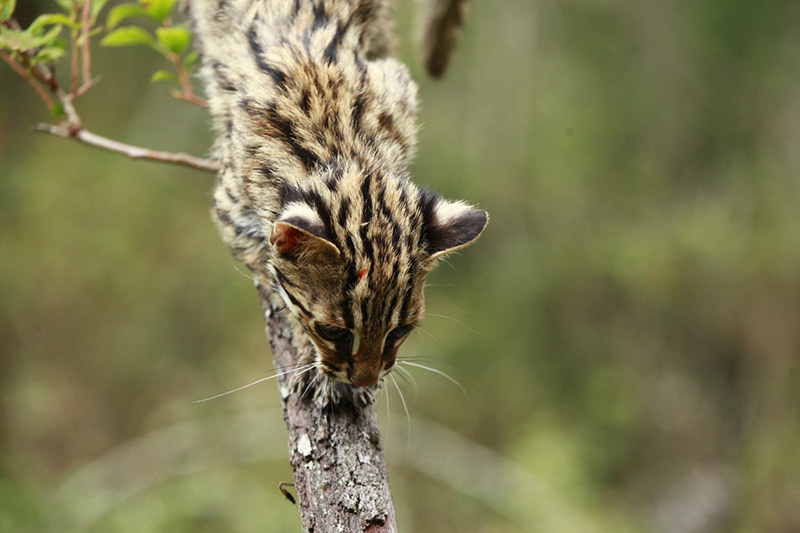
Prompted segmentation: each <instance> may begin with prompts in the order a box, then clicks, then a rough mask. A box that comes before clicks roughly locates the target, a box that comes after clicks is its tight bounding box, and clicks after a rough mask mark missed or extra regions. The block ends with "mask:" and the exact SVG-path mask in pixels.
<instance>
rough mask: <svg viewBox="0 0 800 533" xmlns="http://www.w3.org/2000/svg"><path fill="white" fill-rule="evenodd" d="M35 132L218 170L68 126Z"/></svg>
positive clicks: (46, 126)
mask: <svg viewBox="0 0 800 533" xmlns="http://www.w3.org/2000/svg"><path fill="white" fill-rule="evenodd" d="M35 130H36V131H42V132H45V133H51V134H53V135H57V136H59V137H64V138H65V139H76V140H78V141H80V142H83V143H86V144H89V145H91V146H95V147H97V148H102V149H103V150H108V151H110V152H115V153H118V154H123V155H126V156H128V157H130V158H131V159H149V160H151V161H161V162H164V163H175V164H178V165H185V166H188V167H192V168H197V169H200V170H206V171H208V172H217V171H218V170H219V163H217V162H216V161H212V160H208V159H202V158H199V157H195V156H193V155H189V154H184V153H173V152H162V151H158V150H150V149H148V148H142V147H140V146H133V145H130V144H125V143H121V142H118V141H114V140H112V139H109V138H107V137H103V136H101V135H97V134H95V133H92V132H90V131H88V130H86V129H85V128H82V127H79V128H72V127H70V124H66V125H60V126H57V125H54V124H44V123H42V124H38V125H37V126H36V128H35Z"/></svg>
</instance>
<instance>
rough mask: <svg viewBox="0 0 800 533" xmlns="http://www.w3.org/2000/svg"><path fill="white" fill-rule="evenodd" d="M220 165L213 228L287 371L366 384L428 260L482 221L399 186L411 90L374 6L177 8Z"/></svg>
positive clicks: (364, 0) (246, 0) (395, 336)
mask: <svg viewBox="0 0 800 533" xmlns="http://www.w3.org/2000/svg"><path fill="white" fill-rule="evenodd" d="M189 7H190V15H191V20H192V21H193V25H194V30H195V35H196V38H197V39H198V41H199V43H198V44H199V48H200V51H201V53H202V56H203V75H204V77H205V79H206V81H207V83H208V94H209V101H210V107H211V112H212V115H213V117H214V123H215V126H216V129H217V132H218V141H217V144H216V154H217V157H218V158H219V160H220V161H221V163H222V170H221V171H220V174H219V178H218V182H217V188H216V191H215V193H214V209H213V214H214V218H215V220H216V222H217V225H218V226H219V229H220V231H221V233H222V237H223V238H224V240H225V241H226V242H227V243H228V245H229V246H230V248H231V250H232V252H233V254H234V255H235V256H236V257H237V258H238V259H239V260H241V261H242V262H243V263H244V264H245V265H247V267H248V268H249V269H250V270H251V271H252V272H253V275H254V276H255V278H256V280H257V281H259V282H260V283H262V284H265V285H267V286H269V287H272V288H273V289H274V290H275V291H276V293H277V294H279V295H280V297H281V298H282V299H283V301H284V302H285V303H286V306H287V308H288V309H289V310H290V311H291V316H292V317H293V320H294V321H295V323H296V326H297V330H298V333H299V334H300V335H301V337H300V338H301V339H302V342H301V344H303V346H301V347H300V349H301V350H302V352H303V353H304V355H303V358H302V360H301V361H300V362H301V363H304V362H310V361H314V362H315V363H316V365H317V368H318V370H319V371H320V372H322V373H323V374H324V375H326V376H327V377H329V378H332V379H335V380H338V381H342V382H346V383H350V384H353V385H356V386H363V387H369V386H371V385H373V384H375V383H376V382H377V381H378V380H379V379H380V378H381V377H383V376H384V375H385V374H386V373H387V372H389V371H390V369H391V368H392V366H393V365H394V363H395V359H396V356H397V349H398V347H399V346H400V344H402V342H403V340H404V339H405V338H406V336H407V335H408V333H409V332H410V331H411V330H412V329H413V328H414V327H416V326H417V325H418V324H419V322H420V320H421V319H422V316H423V311H424V295H423V285H424V280H425V276H426V274H427V273H428V272H430V270H431V269H432V268H433V267H434V265H435V263H436V260H437V258H438V257H440V256H442V255H444V254H446V253H449V252H451V251H453V250H457V249H459V248H461V247H463V246H466V245H467V244H469V243H471V242H472V241H473V240H475V239H476V238H477V237H478V236H479V235H480V233H481V232H482V231H483V229H484V226H485V225H486V223H487V220H488V215H487V214H486V212H484V211H481V210H478V209H475V208H472V207H470V206H468V205H467V204H464V203H462V202H448V201H446V200H444V199H442V198H441V197H440V196H439V195H437V194H434V193H432V192H430V191H428V190H425V189H420V188H419V187H417V186H416V185H415V184H414V183H413V182H411V181H410V180H409V176H408V164H409V161H410V159H411V157H412V156H413V153H414V146H415V143H416V131H417V127H416V112H417V87H416V85H415V83H414V82H413V81H412V79H411V77H410V76H409V74H408V71H407V69H406V67H405V66H404V65H403V64H401V63H400V62H399V61H397V60H396V59H395V58H394V57H393V56H392V55H393V51H394V37H393V21H392V10H391V6H390V4H389V3H388V0H302V1H301V0H263V1H257V0H192V1H191V3H190V4H189Z"/></svg>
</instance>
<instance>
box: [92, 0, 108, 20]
mask: <svg viewBox="0 0 800 533" xmlns="http://www.w3.org/2000/svg"><path fill="white" fill-rule="evenodd" d="M88 1H90V2H92V7H91V9H90V11H89V20H90V22H91V23H92V25H94V23H95V21H96V20H97V15H99V14H100V11H101V10H102V9H103V8H104V7H105V6H106V4H107V3H108V0H88Z"/></svg>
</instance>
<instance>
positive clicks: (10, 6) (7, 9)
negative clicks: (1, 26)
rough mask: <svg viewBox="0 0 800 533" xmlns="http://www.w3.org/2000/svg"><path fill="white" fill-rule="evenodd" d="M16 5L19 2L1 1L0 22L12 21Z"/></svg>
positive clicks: (13, 0)
mask: <svg viewBox="0 0 800 533" xmlns="http://www.w3.org/2000/svg"><path fill="white" fill-rule="evenodd" d="M16 5H17V0H0V21H5V20H8V19H10V18H11V14H12V13H13V12H14V7H16Z"/></svg>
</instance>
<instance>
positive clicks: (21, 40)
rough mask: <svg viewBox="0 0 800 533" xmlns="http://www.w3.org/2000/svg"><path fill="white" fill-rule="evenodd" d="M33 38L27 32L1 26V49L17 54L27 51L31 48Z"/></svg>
mask: <svg viewBox="0 0 800 533" xmlns="http://www.w3.org/2000/svg"><path fill="white" fill-rule="evenodd" d="M31 38H32V36H31V35H30V33H29V32H27V31H24V30H22V31H20V30H12V29H11V28H6V27H5V26H0V48H5V49H6V50H14V51H17V52H19V51H22V50H27V49H28V48H30V47H31V46H30V44H31Z"/></svg>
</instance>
